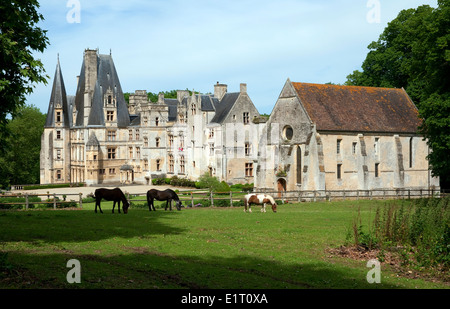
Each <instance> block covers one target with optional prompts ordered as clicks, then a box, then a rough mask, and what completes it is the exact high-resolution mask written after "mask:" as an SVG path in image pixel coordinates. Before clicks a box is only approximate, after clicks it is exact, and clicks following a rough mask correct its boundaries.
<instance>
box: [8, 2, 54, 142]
mask: <svg viewBox="0 0 450 309" xmlns="http://www.w3.org/2000/svg"><path fill="white" fill-rule="evenodd" d="M37 8H39V3H38V1H37V0H15V1H1V2H0V16H1V18H0V68H1V69H0V100H1V102H0V133H3V134H0V145H2V146H4V143H3V142H2V141H3V140H2V139H4V138H5V136H6V133H7V122H8V119H9V118H10V117H12V118H14V116H15V115H16V113H17V111H18V108H20V107H21V106H23V105H24V104H25V96H26V95H28V94H30V93H31V92H33V87H34V84H36V83H40V82H43V83H47V79H48V78H49V77H48V76H47V75H45V70H44V65H43V64H42V62H41V61H40V60H37V59H35V58H34V56H33V52H43V51H44V49H45V48H46V47H47V44H48V43H49V41H48V38H47V36H46V32H47V31H46V30H42V29H41V28H40V27H38V26H37V24H38V23H39V22H40V21H41V20H43V19H44V17H43V16H42V14H39V13H38V12H37V10H36V9H37ZM0 148H2V147H0ZM3 148H4V147H3ZM0 150H1V149H0Z"/></svg>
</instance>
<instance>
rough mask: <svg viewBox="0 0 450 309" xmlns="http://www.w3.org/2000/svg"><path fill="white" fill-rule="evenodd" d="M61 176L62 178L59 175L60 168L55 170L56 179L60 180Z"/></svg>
mask: <svg viewBox="0 0 450 309" xmlns="http://www.w3.org/2000/svg"><path fill="white" fill-rule="evenodd" d="M61 178H62V177H61V171H60V170H57V171H56V179H57V180H61Z"/></svg>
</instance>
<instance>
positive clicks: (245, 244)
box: [0, 201, 448, 289]
mask: <svg viewBox="0 0 450 309" xmlns="http://www.w3.org/2000/svg"><path fill="white" fill-rule="evenodd" d="M384 203H385V202H384V201H344V202H331V203H330V202H320V203H301V204H285V205H279V207H278V212H277V213H273V212H271V211H268V212H267V213H261V212H260V211H259V208H258V207H253V212H252V213H244V212H243V207H232V208H230V207H218V208H210V207H207V208H184V209H182V210H181V211H176V210H174V211H164V210H163V209H157V211H156V212H153V211H152V212H149V211H148V209H146V208H136V207H131V208H130V209H129V212H128V214H126V215H125V214H123V213H121V214H119V213H117V207H116V213H114V214H112V213H111V209H112V203H108V202H102V209H103V212H104V214H100V213H97V214H96V213H94V211H93V209H94V207H93V204H86V203H85V204H83V209H82V210H45V211H44V210H29V211H1V212H0V229H1V233H0V288H3V289H4V288H69V289H72V288H88V289H97V288H102V289H103V288H134V289H141V288H145V289H166V288H175V289H183V288H210V289H234V288H239V289H242V288H243V289H303V288H343V289H353V288H360V289H365V288H368V289H372V288H406V289H410V288H422V289H425V288H448V285H445V284H442V283H433V282H430V281H426V280H422V279H408V278H404V277H402V276H398V275H397V274H396V273H395V272H394V271H393V270H391V269H390V265H388V264H386V265H385V264H384V263H382V264H381V283H379V284H377V283H373V284H369V283H368V282H367V279H366V275H367V272H368V271H369V270H370V269H369V268H367V267H366V263H367V261H355V260H351V259H347V258H343V257H339V256H336V255H332V254H330V251H329V249H330V248H337V247H339V246H341V245H342V244H344V242H345V240H346V235H347V233H348V231H349V229H350V228H351V224H352V221H353V219H354V218H355V216H356V214H357V212H358V209H359V210H360V214H361V218H362V223H363V224H367V223H368V222H369V218H372V217H373V215H374V212H375V210H376V207H377V206H378V205H383V204H384ZM399 203H401V201H399ZM70 259H77V260H78V261H79V262H80V265H81V283H79V284H78V283H73V284H70V283H68V282H67V280H66V275H67V273H68V271H69V270H71V268H68V267H67V266H66V264H67V261H69V260H70Z"/></svg>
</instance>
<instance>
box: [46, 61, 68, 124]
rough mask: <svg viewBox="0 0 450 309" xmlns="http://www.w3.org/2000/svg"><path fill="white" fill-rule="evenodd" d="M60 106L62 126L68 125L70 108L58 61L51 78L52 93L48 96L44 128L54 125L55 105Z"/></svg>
mask: <svg viewBox="0 0 450 309" xmlns="http://www.w3.org/2000/svg"><path fill="white" fill-rule="evenodd" d="M57 106H61V107H62V111H63V113H62V115H61V117H62V120H63V127H66V128H67V127H69V126H70V125H71V123H70V117H69V113H70V108H69V104H68V100H67V95H66V88H65V86H64V79H63V76H62V73H61V66H60V64H59V58H58V62H57V64H56V70H55V77H54V78H53V87H52V94H51V96H50V103H49V105H48V112H47V119H46V121H45V126H44V127H45V128H51V127H54V126H55V107H57Z"/></svg>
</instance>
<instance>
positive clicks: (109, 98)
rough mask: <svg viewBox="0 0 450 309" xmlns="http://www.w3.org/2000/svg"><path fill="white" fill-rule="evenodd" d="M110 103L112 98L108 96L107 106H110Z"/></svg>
mask: <svg viewBox="0 0 450 309" xmlns="http://www.w3.org/2000/svg"><path fill="white" fill-rule="evenodd" d="M111 103H112V96H110V95H109V96H108V104H111Z"/></svg>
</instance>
